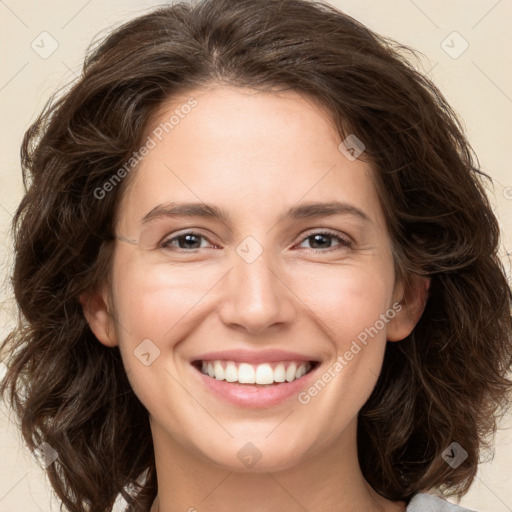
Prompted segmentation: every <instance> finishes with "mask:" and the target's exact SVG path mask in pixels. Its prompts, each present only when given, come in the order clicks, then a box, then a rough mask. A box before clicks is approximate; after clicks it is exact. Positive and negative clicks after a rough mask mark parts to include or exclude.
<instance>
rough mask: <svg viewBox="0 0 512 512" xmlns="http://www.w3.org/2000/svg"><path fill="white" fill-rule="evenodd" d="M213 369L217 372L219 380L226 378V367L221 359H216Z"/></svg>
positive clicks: (216, 376)
mask: <svg viewBox="0 0 512 512" xmlns="http://www.w3.org/2000/svg"><path fill="white" fill-rule="evenodd" d="M213 371H214V373H215V378H216V379H218V380H224V368H222V365H221V364H220V361H215V363H214V364H213Z"/></svg>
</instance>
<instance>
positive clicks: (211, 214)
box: [141, 201, 371, 225]
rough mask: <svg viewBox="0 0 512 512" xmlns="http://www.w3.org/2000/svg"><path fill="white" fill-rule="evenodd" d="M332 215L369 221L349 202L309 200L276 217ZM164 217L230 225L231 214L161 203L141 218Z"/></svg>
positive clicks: (212, 207)
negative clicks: (189, 218)
mask: <svg viewBox="0 0 512 512" xmlns="http://www.w3.org/2000/svg"><path fill="white" fill-rule="evenodd" d="M333 215H352V216H354V217H358V218H360V219H361V220H363V221H365V222H368V223H371V219H370V217H369V216H368V214H366V213H365V212H364V211H363V210H361V209H360V208H357V207H356V206H354V205H351V204H349V203H343V202H339V201H331V202H327V203H319V202H310V203H302V204H300V205H298V206H293V207H291V208H290V209H289V210H288V211H286V212H284V213H283V214H282V215H281V216H280V217H279V219H278V222H283V221H285V220H290V219H313V218H318V217H329V216H333ZM166 217H203V218H208V219H215V220H219V221H221V222H223V223H224V224H226V225H231V216H230V215H229V213H228V212H226V211H225V210H222V209H221V208H219V207H217V206H215V205H212V204H207V203H175V202H170V203H163V204H160V205H158V206H155V207H154V208H153V209H152V210H150V211H149V212H148V213H147V214H146V215H145V216H144V217H143V218H142V220H141V223H142V224H146V223H148V222H150V221H152V220H155V219H160V218H166Z"/></svg>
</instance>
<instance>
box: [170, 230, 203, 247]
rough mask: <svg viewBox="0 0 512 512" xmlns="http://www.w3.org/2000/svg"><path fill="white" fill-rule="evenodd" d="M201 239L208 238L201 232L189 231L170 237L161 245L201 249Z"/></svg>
mask: <svg viewBox="0 0 512 512" xmlns="http://www.w3.org/2000/svg"><path fill="white" fill-rule="evenodd" d="M201 239H203V240H207V239H206V238H205V237H204V236H203V235H200V234H199V233H195V232H193V231H188V232H186V233H182V234H180V235H177V236H174V237H172V238H168V239H167V240H165V241H164V242H163V243H162V244H161V247H163V248H169V249H172V248H177V249H180V250H187V249H190V250H196V249H201ZM176 244H177V245H176Z"/></svg>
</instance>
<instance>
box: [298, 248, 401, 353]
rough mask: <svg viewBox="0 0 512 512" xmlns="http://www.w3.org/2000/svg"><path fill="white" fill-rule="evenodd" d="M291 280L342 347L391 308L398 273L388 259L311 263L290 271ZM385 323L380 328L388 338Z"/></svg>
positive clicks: (327, 332)
mask: <svg viewBox="0 0 512 512" xmlns="http://www.w3.org/2000/svg"><path fill="white" fill-rule="evenodd" d="M288 282H289V283H290V288H292V289H293V290H294V291H295V292H296V294H297V296H298V297H299V298H301V299H302V301H303V302H304V304H305V305H307V308H308V310H309V311H311V312H312V313H314V316H315V317H316V318H317V319H318V320H319V323H320V324H321V325H322V326H324V332H325V334H326V335H327V336H328V337H329V338H331V340H333V341H334V342H335V343H336V344H337V345H338V346H339V349H340V350H341V349H344V347H345V346H346V345H347V344H348V345H350V342H351V340H353V339H355V338H356V337H357V336H358V335H359V333H361V332H364V330H365V329H366V328H369V327H371V326H373V325H374V324H375V323H376V322H378V321H379V319H380V315H382V314H385V313H386V311H388V310H389V309H390V307H391V301H392V297H393V285H394V273H393V266H392V262H391V261H388V258H382V259H380V260H378V259H377V258H374V259H373V260H372V261H371V262H364V261H361V262H347V263H346V264H340V265H315V266H312V265H310V266H308V267H305V268H303V269H302V270H298V271H296V272H290V274H289V281H288ZM381 323H382V322H378V327H379V330H381V331H383V335H384V337H385V328H384V329H383V326H382V325H381Z"/></svg>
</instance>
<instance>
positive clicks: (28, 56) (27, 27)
mask: <svg viewBox="0 0 512 512" xmlns="http://www.w3.org/2000/svg"><path fill="white" fill-rule="evenodd" d="M330 3H332V4H333V5H335V6H337V7H339V8H341V9H343V10H345V11H346V12H347V13H348V14H350V15H352V16H353V17H355V18H356V19H358V20H360V21H362V22H363V23H365V24H367V25H368V26H369V27H370V28H372V29H374V30H376V31H377V32H379V33H381V34H383V35H386V36H389V37H392V38H394V39H396V40H398V41H399V42H401V43H405V44H407V45H411V46H413V47H414V48H416V49H419V50H420V51H422V52H423V53H424V55H425V57H424V59H423V60H422V63H421V69H423V71H424V72H428V73H429V76H430V77H431V78H432V79H433V80H434V82H435V83H436V84H437V85H438V86H439V87H440V88H441V90H442V91H443V93H444V94H445V96H446V97H447V99H448V101H449V102H450V103H451V104H452V105H453V107H454V108H455V109H456V110H457V111H458V112H459V114H460V115H461V117H462V118H463V120H464V123H465V126H466V128H467V133H468V136H469V138H470V141H471V142H472V144H473V147H474V149H475V151H476V153H477V154H478V155H479V158H480V163H481V166H482V168H483V169H484V170H485V171H486V172H488V173H489V174H490V175H491V176H492V177H493V178H494V180H495V186H494V190H493V191H492V192H491V198H492V201H493V204H494V205H495V211H496V214H497V215H498V217H499V219H500V221H501V226H502V231H503V256H504V263H505V265H506V266H507V269H508V272H509V276H510V269H511V266H510V261H509V259H507V258H506V249H505V248H508V249H509V251H510V250H511V248H512V173H511V171H510V166H509V162H510V157H509V151H510V141H511V132H512V129H511V120H512V65H511V64H512V63H511V60H512V59H511V54H512V52H511V51H510V50H511V43H512V35H511V30H510V26H511V20H512V1H511V0H444V1H443V0H414V1H413V0H396V1H391V0H384V1H382V0H381V1H377V0H374V1H371V0H337V1H334V0H333V1H331V2H330ZM155 5H158V4H157V3H156V2H154V1H150V0H137V1H136V0H125V1H121V0H107V1H100V0H89V1H87V0H70V1H64V0H47V1H45V2H35V1H32V2H31V1H28V0H5V1H3V0H0V41H1V44H2V66H1V68H0V106H1V116H0V123H1V125H0V126H1V140H2V151H1V152H0V161H1V165H0V251H1V258H0V264H1V269H0V279H1V281H0V282H1V283H2V300H4V301H5V302H4V304H3V307H2V311H1V317H0V318H1V324H0V325H1V334H2V335H4V334H5V333H6V332H7V330H8V327H9V325H10V324H12V319H13V315H14V313H13V305H12V301H11V300H9V298H10V290H9V289H8V286H7V285H8V281H7V276H8V273H9V270H10V263H11V260H12V258H11V254H10V239H9V224H10V221H11V217H12V214H13V212H14V211H15V208H16V205H17V204H18V202H19V201H20V198H21V195H22V185H21V173H20V169H19V156H18V155H19V146H20V141H21V138H22V136H23V133H24V131H25V130H26V128H27V127H28V126H29V124H30V122H31V121H32V120H34V118H35V116H36V113H37V112H39V110H40V109H41V108H42V106H43V104H44V102H45V101H46V99H47V98H48V97H49V96H50V94H51V93H52V92H53V91H54V90H55V89H56V88H57V87H60V86H63V85H65V84H66V83H67V82H69V81H70V80H71V79H73V78H74V77H75V76H77V74H78V73H79V72H80V67H81V62H82V59H83V55H84V52H85V49H86V48H87V46H88V44H89V43H90V42H91V41H92V40H93V38H95V37H98V36H101V35H102V34H104V33H105V32H107V31H108V30H109V28H110V27H112V26H114V25H118V24H119V23H121V22H122V21H124V20H127V19H129V18H132V17H134V16H136V15H139V14H142V13H143V12H145V11H146V10H147V9H148V8H150V7H152V6H155ZM454 31H456V32H457V34H453V32H454ZM43 32H46V33H47V34H43V35H41V34H42V33H43ZM48 34H49V35H48ZM443 41H444V42H443ZM31 45H32V46H31ZM56 45H58V47H56V49H55V51H54V52H53V53H52V54H51V55H47V54H45V52H46V53H49V52H50V51H51V50H52V49H53V47H54V46H56ZM466 45H467V46H468V47H467V49H466V50H465V51H464V52H463V53H462V50H464V48H465V47H466ZM459 54H460V55H459ZM43 57H45V58H43ZM501 426H502V430H500V432H499V433H498V436H497V444H496V452H495V456H494V459H493V460H492V461H491V462H488V463H485V464H482V465H481V466H480V469H479V473H478V477H477V479H476V481H475V483H474V485H473V487H472V489H471V491H470V492H469V494H467V495H466V496H465V497H464V499H463V500H462V504H463V505H464V506H466V507H468V508H471V509H476V510H479V511H480V512H512V471H511V470H510V467H511V465H512V430H510V428H511V427H512V420H511V418H510V415H509V416H508V417H507V418H506V419H505V420H504V421H503V422H502V424H501ZM505 427H508V430H505ZM0 450H1V451H0V453H1V456H0V475H1V478H0V512H15V511H21V510H23V512H35V511H44V512H47V511H54V510H55V511H56V510H58V507H57V505H56V503H55V502H52V501H51V493H50V488H49V484H48V483H47V482H46V480H45V477H44V474H43V472H42V470H41V469H40V468H39V467H38V466H37V465H36V463H35V462H34V461H33V460H32V458H31V455H30V453H28V451H27V450H26V449H25V448H24V447H23V446H22V443H21V442H20V436H19V434H18V431H17V430H16V428H15V427H14V425H13V424H12V421H9V419H8V416H7V412H6V411H5V409H4V408H0Z"/></svg>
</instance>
